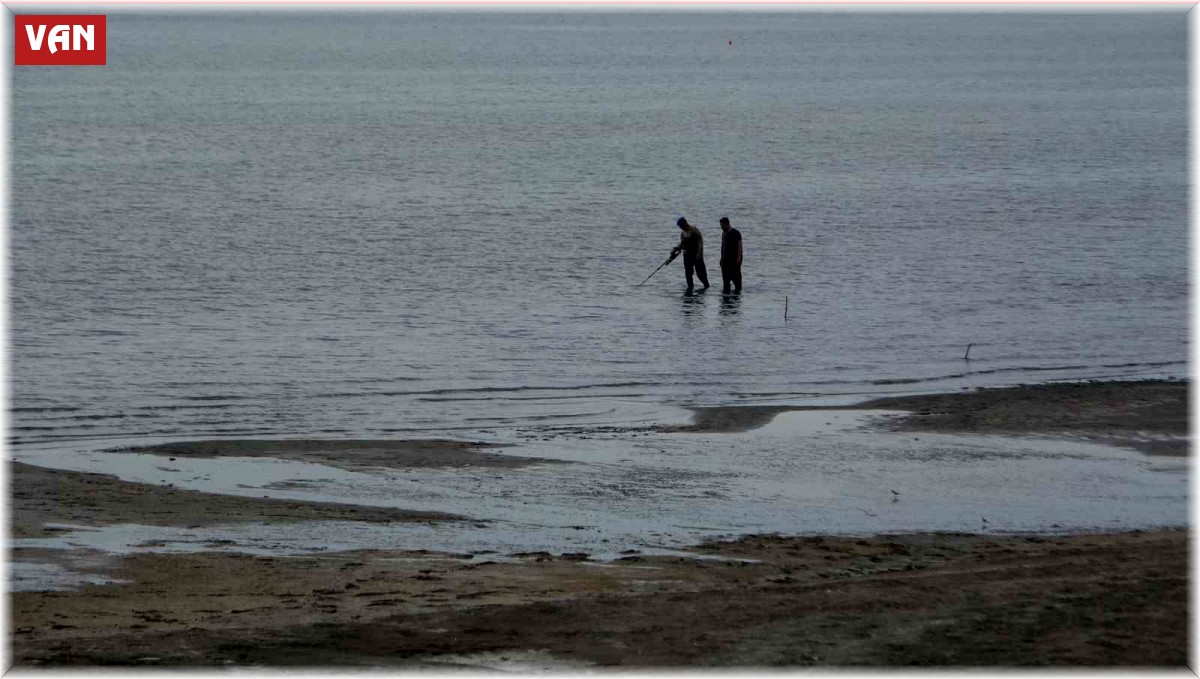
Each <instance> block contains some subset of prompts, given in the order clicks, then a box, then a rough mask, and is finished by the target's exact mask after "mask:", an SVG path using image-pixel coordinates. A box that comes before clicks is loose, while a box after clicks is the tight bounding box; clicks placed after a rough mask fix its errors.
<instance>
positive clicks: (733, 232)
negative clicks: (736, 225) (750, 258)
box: [721, 228, 742, 264]
mask: <svg viewBox="0 0 1200 679" xmlns="http://www.w3.org/2000/svg"><path fill="white" fill-rule="evenodd" d="M740 254H742V232H741V231H738V230H737V229H733V228H731V229H729V230H728V231H726V232H725V233H723V234H721V263H722V264H724V263H725V262H733V263H734V264H737V263H738V255H740Z"/></svg>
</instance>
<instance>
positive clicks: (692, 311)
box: [683, 290, 707, 316]
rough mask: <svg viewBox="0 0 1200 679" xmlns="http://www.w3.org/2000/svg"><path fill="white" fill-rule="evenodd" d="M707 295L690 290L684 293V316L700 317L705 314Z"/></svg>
mask: <svg viewBox="0 0 1200 679" xmlns="http://www.w3.org/2000/svg"><path fill="white" fill-rule="evenodd" d="M706 296H707V295H704V294H703V293H696V292H692V291H691V290H688V291H687V292H685V293H683V315H684V316H699V315H700V314H701V313H703V312H704V298H705V297H706Z"/></svg>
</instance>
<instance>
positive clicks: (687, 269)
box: [683, 252, 708, 290]
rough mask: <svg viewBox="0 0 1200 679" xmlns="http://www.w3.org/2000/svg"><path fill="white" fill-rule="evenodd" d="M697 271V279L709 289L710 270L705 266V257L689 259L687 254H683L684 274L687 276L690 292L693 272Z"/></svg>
mask: <svg viewBox="0 0 1200 679" xmlns="http://www.w3.org/2000/svg"><path fill="white" fill-rule="evenodd" d="M693 270H694V271H695V273H696V278H699V279H700V282H701V283H703V284H704V287H706V288H707V287H708V269H707V268H706V267H705V266H704V258H703V257H689V256H688V254H687V252H684V253H683V273H684V275H685V276H687V282H688V290H691V289H692V271H693Z"/></svg>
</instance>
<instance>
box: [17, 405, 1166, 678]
mask: <svg viewBox="0 0 1200 679" xmlns="http://www.w3.org/2000/svg"><path fill="white" fill-rule="evenodd" d="M980 394H982V395H980ZM885 401H886V402H880V401H875V402H872V403H871V404H869V405H870V407H871V408H901V407H905V408H913V409H915V410H914V413H913V415H911V416H909V417H907V418H902V419H900V420H899V421H898V422H896V423H893V424H892V425H891V426H895V427H900V428H908V427H913V428H922V427H927V428H930V429H934V430H938V431H971V432H1005V433H1016V434H1029V433H1037V434H1042V433H1047V432H1054V433H1063V432H1067V433H1070V434H1072V435H1083V436H1110V437H1118V438H1119V437H1126V438H1128V437H1140V436H1143V435H1150V436H1165V437H1182V436H1183V433H1185V432H1186V422H1187V408H1186V404H1187V385H1186V384H1184V383H1178V382H1166V383H1164V382H1159V383H1141V382H1139V383H1101V384H1091V385H1081V386H1078V387H1075V386H1072V387H1070V388H1066V387H1064V386H1063V385H1055V386H1053V387H1049V388H1043V387H1026V388H1021V389H1018V390H984V391H981V392H975V393H968V394H952V395H948V396H935V397H911V398H909V400H904V401H897V400H895V399H887V400H885ZM712 410H714V411H720V413H719V414H718V415H714V416H706V415H705V414H704V413H703V411H702V413H701V414H700V415H699V416H698V417H697V421H696V423H695V424H694V425H693V426H694V427H696V428H695V429H692V430H693V431H697V430H702V429H701V428H702V427H708V429H704V430H706V431H735V430H737V429H738V428H739V427H741V428H749V427H752V426H759V425H761V424H763V423H765V422H764V418H765V421H769V420H770V417H774V414H777V413H778V412H781V411H782V410H783V409H774V413H772V412H771V409H770V408H751V409H745V408H743V409H736V408H735V409H712ZM1181 424H1182V425H1183V426H1182V428H1181ZM1172 440H1174V439H1172ZM1180 440H1182V439H1181V438H1180ZM327 443H328V442H322V444H321V446H317V448H321V449H320V450H316V452H315V453H314V450H315V449H310V448H304V447H297V446H296V445H294V443H292V442H288V443H287V445H284V444H281V443H278V442H274V443H270V444H268V443H263V442H254V443H248V442H247V443H244V444H241V445H239V446H235V447H234V448H228V447H220V446H228V442H224V443H221V444H220V446H219V445H218V444H217V443H216V442H213V443H209V444H194V443H193V444H187V445H186V446H180V447H175V448H172V449H171V450H170V451H167V450H163V451H159V454H164V455H166V454H170V455H186V454H196V455H210V454H222V453H221V452H220V451H221V450H227V449H228V450H236V451H238V452H236V453H228V454H237V455H245V454H247V451H256V450H257V451H258V454H262V455H269V456H271V457H286V456H289V455H295V456H297V457H293V459H303V460H306V461H314V460H317V459H323V460H324V463H325V464H339V465H353V466H355V468H359V467H358V464H359V462H360V461H361V460H350V459H349V458H350V457H352V456H353V455H354V453H353V451H358V450H364V449H365V450H378V451H380V452H379V453H378V454H377V458H376V459H374V460H372V463H371V464H370V465H367V466H389V467H396V466H402V465H403V464H405V459H404V455H403V454H397V452H396V451H397V450H403V449H405V444H402V443H394V444H393V446H391V447H389V446H379V445H378V443H379V442H366V443H364V442H344V448H341V449H339V448H338V446H332V447H331V446H328V445H326V444H327ZM364 445H365V448H364ZM410 445H411V444H410ZM459 445H460V446H462V447H461V448H458V447H457V446H448V447H446V448H445V449H444V450H443V449H441V448H439V447H438V446H437V445H435V446H434V448H435V450H433V451H425V452H423V453H422V452H413V453H412V455H411V456H410V458H409V460H408V461H409V462H413V463H414V464H422V463H425V464H432V463H435V462H436V461H438V460H442V461H447V462H448V463H449V464H451V465H453V464H456V463H461V464H467V462H465V461H464V460H465V459H467V458H457V459H458V462H452V460H454V459H456V457H455V456H456V455H459V454H462V455H467V456H470V455H480V454H481V453H479V452H478V451H475V450H473V447H472V446H471V445H470V444H459ZM391 448H394V449H391ZM419 448H420V446H418V447H417V448H416V449H410V450H412V451H415V450H417V449H419ZM287 450H290V451H292V453H288V452H286V451H287ZM446 450H453V451H456V452H451V453H450V455H449V456H447V457H440V458H439V457H432V458H431V457H423V455H426V454H428V455H435V456H436V455H441V454H443V453H445V452H446ZM1180 450H1186V446H1183V447H1181V448H1180ZM314 455H316V456H317V457H314ZM483 455H486V456H487V457H489V458H501V457H504V456H501V455H495V454H483ZM339 458H340V459H339ZM381 459H382V461H383V462H386V464H383V465H380V464H377V463H379V462H380V461H381ZM472 459H473V460H474V461H472V462H470V464H477V463H478V461H479V460H478V459H477V458H472ZM514 459H515V458H514ZM422 461H424V462H422ZM526 462H528V460H527V459H526V458H521V459H520V461H519V463H526ZM498 463H499V464H505V462H498ZM12 469H13V475H12V476H11V479H12V486H11V487H12V489H13V491H12V516H13V522H14V528H15V530H17V531H18V533H17V534H18V535H39V534H45V533H44V531H45V526H44V524H45V523H48V522H49V523H87V524H89V525H102V524H104V523H118V522H128V521H131V520H134V521H137V522H139V523H151V522H156V521H157V522H160V523H159V524H158V525H205V524H208V525H211V524H219V523H229V522H234V521H271V522H278V521H291V520H314V519H316V520H334V519H336V520H346V519H348V518H349V519H351V520H364V521H411V520H419V521H435V520H453V519H455V518H456V517H452V516H447V515H434V514H422V513H420V512H404V511H400V510H388V509H377V508H367V507H352V506H348V505H330V504H325V503H307V502H292V501H281V500H270V499H267V498H261V499H256V498H232V497H227V496H214V495H205V494H202V493H196V492H194V491H181V490H176V489H171V488H163V487H158V486H147V485H144V484H130V483H127V482H123V481H119V480H117V479H115V478H113V477H107V476H104V475H98V474H82V473H78V472H56V471H51V470H44V469H40V468H37V467H30V466H29V465H20V464H14V465H13V467H12ZM356 512H361V514H358V515H355V513H356ZM472 518H477V519H486V517H472ZM693 551H694V552H695V554H696V555H697V557H701V556H705V557H712V556H721V557H725V559H723V560H713V559H707V558H705V559H701V558H695V559H692V558H676V557H670V558H665V557H655V556H647V555H641V554H637V553H629V554H626V555H625V556H624V558H622V559H620V560H618V561H615V562H609V563H595V562H592V561H591V560H590V559H589V557H588V555H584V554H557V555H552V554H525V555H500V554H495V555H493V554H475V555H466V554H464V555H445V554H430V553H424V552H415V553H414V552H397V551H369V552H352V553H340V554H322V555H320V556H297V557H274V558H267V557H254V556H247V555H237V554H227V553H217V552H208V553H191V554H135V555H129V556H124V557H105V558H106V559H107V563H108V566H107V571H106V574H107V575H108V576H109V577H112V578H114V579H116V580H120V581H127V582H116V583H112V584H104V585H85V586H83V587H81V588H79V589H78V590H74V591H59V592H17V593H14V594H12V595H11V596H10V615H11V619H10V624H9V630H10V633H11V639H12V653H13V660H14V661H15V662H16V663H17V664H18V665H19V666H74V665H99V664H107V665H112V664H115V665H136V666H218V667H224V666H229V665H242V666H246V665H267V666H285V665H288V666H331V665H336V666H389V667H402V668H428V667H445V666H459V667H462V666H468V667H476V668H479V667H490V668H507V669H526V670H528V669H578V668H581V667H588V666H592V665H600V666H624V667H691V666H724V667H732V666H738V667H768V666H811V665H834V666H847V665H849V666H907V665H918V666H920V665H926V666H928V665H933V666H1028V665H1075V666H1096V665H1121V666H1143V665H1151V666H1173V667H1183V666H1185V664H1186V662H1187V650H1188V649H1187V643H1188V638H1187V633H1188V632H1187V630H1188V610H1187V603H1188V582H1187V576H1188V532H1187V531H1185V530H1157V531H1148V532H1130V533H1120V534H1110V535H1076V536H1062V537H1047V536H1040V537H1038V536H1024V537H1023V536H1013V537H997V536H990V535H960V534H927V535H909V536H876V537H873V538H864V539H854V538H833V537H828V538H789V537H780V536H750V537H746V538H743V539H741V540H737V541H734V542H728V543H720V544H710V545H701V546H697V547H695V548H694V550H693ZM13 556H14V557H15V558H22V557H23V556H24V557H30V558H45V559H53V558H55V557H54V555H51V554H38V553H36V552H35V551H34V550H26V551H25V553H23V554H22V553H17V554H14V555H13ZM93 557H95V558H100V557H101V555H92V554H83V553H78V554H73V555H71V558H75V559H87V558H93ZM472 558H473V560H472ZM746 559H749V560H751V561H746Z"/></svg>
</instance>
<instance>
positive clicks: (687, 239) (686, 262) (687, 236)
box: [678, 224, 708, 290]
mask: <svg viewBox="0 0 1200 679" xmlns="http://www.w3.org/2000/svg"><path fill="white" fill-rule="evenodd" d="M682 230H683V233H682V234H680V235H679V247H678V249H679V250H680V251H682V252H683V273H684V275H686V276H687V284H688V290H691V289H692V275H693V273H694V274H695V277H696V278H699V279H700V282H701V283H703V284H704V287H706V288H707V287H708V269H707V268H706V267H705V266H704V236H701V235H700V229H697V228H696V227H694V226H692V225H690V224H689V225H688V226H687V227H686V228H684V229H682Z"/></svg>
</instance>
